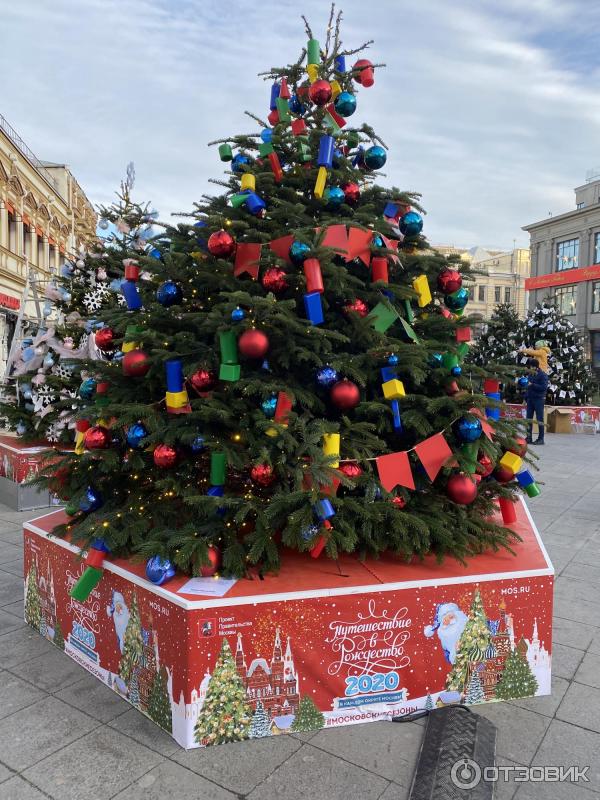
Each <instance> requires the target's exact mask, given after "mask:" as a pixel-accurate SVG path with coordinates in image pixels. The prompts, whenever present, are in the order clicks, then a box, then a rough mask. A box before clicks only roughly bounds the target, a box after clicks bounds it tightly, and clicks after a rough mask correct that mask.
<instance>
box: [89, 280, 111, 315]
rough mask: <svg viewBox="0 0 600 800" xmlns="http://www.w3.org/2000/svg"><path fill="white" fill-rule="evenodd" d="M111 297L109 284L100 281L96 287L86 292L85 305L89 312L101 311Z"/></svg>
mask: <svg viewBox="0 0 600 800" xmlns="http://www.w3.org/2000/svg"><path fill="white" fill-rule="evenodd" d="M109 297H110V289H109V288H108V285H107V284H104V283H99V284H97V285H96V286H95V287H94V289H92V290H91V291H89V292H86V293H85V295H84V296H83V305H84V306H85V307H86V309H87V310H88V312H94V311H99V310H100V309H101V308H102V306H103V305H104V303H105V302H106V300H107V299H108V298H109Z"/></svg>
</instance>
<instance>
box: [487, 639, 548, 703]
mask: <svg viewBox="0 0 600 800" xmlns="http://www.w3.org/2000/svg"><path fill="white" fill-rule="evenodd" d="M537 689H538V682H537V680H536V679H535V675H534V674H533V672H532V671H531V668H530V666H529V664H528V662H527V658H526V657H525V656H524V655H522V654H521V653H520V652H519V650H518V649H515V650H513V651H512V653H511V654H510V655H509V656H508V658H507V659H506V664H505V666H504V672H503V673H502V677H501V679H500V682H499V684H498V686H497V687H496V697H497V698H498V700H516V699H518V698H519V697H532V696H533V695H535V693H536V692H537Z"/></svg>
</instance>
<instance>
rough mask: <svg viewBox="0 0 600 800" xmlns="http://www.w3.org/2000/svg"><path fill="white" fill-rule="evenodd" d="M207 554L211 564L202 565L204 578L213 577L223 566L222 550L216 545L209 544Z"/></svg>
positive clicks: (201, 572) (201, 571)
mask: <svg viewBox="0 0 600 800" xmlns="http://www.w3.org/2000/svg"><path fill="white" fill-rule="evenodd" d="M207 555H208V560H209V561H210V564H207V565H205V566H203V567H200V575H202V577H203V578H212V576H213V575H214V574H215V573H216V572H217V571H218V569H219V567H220V566H221V551H220V550H219V548H218V547H217V546H216V545H214V544H211V545H209V548H208V553H207Z"/></svg>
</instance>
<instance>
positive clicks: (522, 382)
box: [517, 375, 529, 389]
mask: <svg viewBox="0 0 600 800" xmlns="http://www.w3.org/2000/svg"><path fill="white" fill-rule="evenodd" d="M517 383H518V384H519V388H521V389H526V388H527V387H528V386H529V378H528V377H527V375H521V377H520V378H519V380H518V381H517Z"/></svg>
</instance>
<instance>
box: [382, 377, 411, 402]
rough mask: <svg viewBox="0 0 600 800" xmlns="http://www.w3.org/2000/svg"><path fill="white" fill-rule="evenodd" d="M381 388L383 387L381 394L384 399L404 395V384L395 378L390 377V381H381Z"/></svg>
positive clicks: (398, 397) (394, 398)
mask: <svg viewBox="0 0 600 800" xmlns="http://www.w3.org/2000/svg"><path fill="white" fill-rule="evenodd" d="M381 388H382V389H383V396H384V397H385V399H386V400H399V399H400V398H401V397H405V396H406V392H405V391H404V384H403V383H402V381H399V380H398V379H397V378H392V380H391V381H386V382H385V383H382V384H381Z"/></svg>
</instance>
